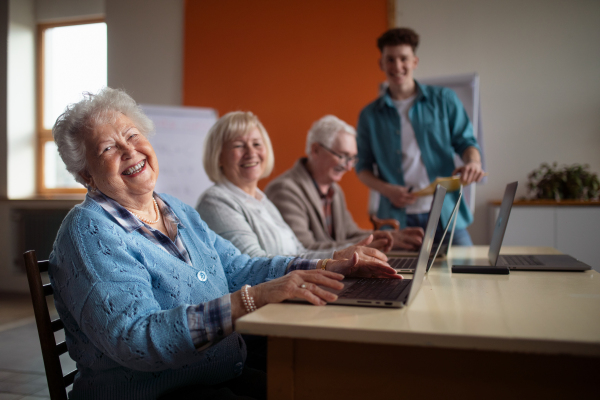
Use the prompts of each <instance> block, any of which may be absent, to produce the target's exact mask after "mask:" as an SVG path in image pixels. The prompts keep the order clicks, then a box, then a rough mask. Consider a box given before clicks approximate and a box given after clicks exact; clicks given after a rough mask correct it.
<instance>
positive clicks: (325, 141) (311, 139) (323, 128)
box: [306, 115, 356, 156]
mask: <svg viewBox="0 0 600 400" xmlns="http://www.w3.org/2000/svg"><path fill="white" fill-rule="evenodd" d="M339 132H345V133H347V134H349V135H352V136H356V129H354V127H352V126H351V125H349V124H347V123H346V122H344V121H342V120H341V119H339V118H338V117H336V116H335V115H326V116H324V117H323V118H321V119H320V120H318V121H317V122H315V123H314V124H313V126H312V127H311V128H310V130H309V131H308V136H307V137H306V155H307V156H309V155H310V148H311V146H312V144H313V143H321V144H322V145H323V146H327V147H331V145H332V144H333V141H334V140H335V137H336V135H337V134H338V133H339Z"/></svg>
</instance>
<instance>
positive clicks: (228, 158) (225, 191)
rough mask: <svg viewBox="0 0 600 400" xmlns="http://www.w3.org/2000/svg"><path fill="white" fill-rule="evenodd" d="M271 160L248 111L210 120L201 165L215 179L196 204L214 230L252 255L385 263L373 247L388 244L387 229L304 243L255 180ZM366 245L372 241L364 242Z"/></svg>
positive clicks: (264, 134) (259, 126)
mask: <svg viewBox="0 0 600 400" xmlns="http://www.w3.org/2000/svg"><path fill="white" fill-rule="evenodd" d="M273 163H274V155H273V149H272V147H271V141H270V139H269V135H268V134H267V131H266V130H265V128H264V127H263V125H262V123H261V122H260V121H259V119H258V118H257V117H256V116H255V115H254V114H252V113H251V112H242V111H236V112H231V113H228V114H226V115H224V116H223V117H221V118H220V119H219V120H218V121H217V122H216V123H215V125H213V127H212V128H211V129H210V130H209V132H208V135H207V137H206V139H205V146H204V168H205V170H206V173H207V175H208V177H209V178H210V179H211V180H212V181H213V182H215V185H213V186H211V187H210V188H209V189H207V190H206V191H205V192H204V193H203V194H202V195H201V196H200V199H199V201H198V204H197V205H196V209H197V210H198V212H199V213H200V216H201V217H202V219H203V220H204V221H205V222H206V223H207V224H208V226H209V227H210V228H211V229H212V230H213V231H215V232H216V233H217V234H219V235H221V236H223V237H224V238H225V239H227V240H229V241H231V243H233V244H234V245H235V246H236V247H237V248H238V249H239V250H240V251H241V252H242V253H244V254H248V255H250V256H253V257H265V256H272V255H276V254H279V255H297V256H300V257H303V258H333V259H346V258H348V257H349V256H350V255H352V254H354V253H358V255H359V257H360V261H359V264H361V263H362V262H363V261H364V262H377V263H380V264H381V265H387V263H386V261H387V257H386V256H385V255H384V254H383V253H381V252H380V251H378V250H377V249H376V247H379V248H382V249H385V250H387V249H389V248H390V247H391V241H392V237H391V235H390V234H389V233H387V232H378V233H377V234H376V235H377V237H375V238H374V239H375V240H373V237H372V236H369V235H365V236H366V237H363V238H361V239H362V240H360V241H359V240H357V241H355V242H357V243H356V244H355V245H349V244H348V243H344V244H343V245H342V246H336V245H335V244H333V245H330V246H328V247H326V248H324V249H318V250H315V249H307V248H305V247H304V246H303V245H302V243H301V242H300V241H299V240H298V238H297V237H296V235H295V234H294V231H293V230H292V229H291V228H290V227H289V226H288V224H287V223H286V222H285V221H284V219H283V218H282V217H281V214H280V213H279V211H278V210H277V207H275V206H274V205H273V203H271V201H270V200H269V199H268V198H267V196H265V194H264V193H263V192H262V191H261V190H260V189H259V188H258V181H259V180H260V179H262V178H265V177H267V176H269V174H270V173H271V171H272V169H273ZM369 245H370V246H372V247H366V246H369Z"/></svg>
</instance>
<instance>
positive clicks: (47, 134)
mask: <svg viewBox="0 0 600 400" xmlns="http://www.w3.org/2000/svg"><path fill="white" fill-rule="evenodd" d="M102 22H103V23H106V20H105V18H102V17H97V18H85V19H77V20H70V21H62V22H49V23H40V24H38V25H37V51H36V52H37V54H36V56H37V60H36V86H37V87H36V124H35V126H36V160H37V161H36V162H37V164H36V167H35V171H36V175H35V176H36V185H35V186H36V191H37V193H38V194H40V195H44V196H53V195H63V194H67V195H69V194H85V193H87V189H86V188H84V187H82V188H66V187H63V188H47V187H46V184H45V183H44V182H45V179H44V178H45V171H44V165H45V159H44V157H45V156H44V154H45V152H44V146H45V145H46V143H48V142H53V141H54V138H53V137H52V130H51V129H45V128H44V83H45V82H44V72H45V65H44V56H45V54H44V48H45V33H46V31H47V30H48V29H51V28H58V27H61V26H74V25H87V24H97V23H102ZM65 106H66V104H65Z"/></svg>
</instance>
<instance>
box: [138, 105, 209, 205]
mask: <svg viewBox="0 0 600 400" xmlns="http://www.w3.org/2000/svg"><path fill="white" fill-rule="evenodd" d="M141 107H142V110H143V111H144V113H145V114H146V115H147V116H148V118H150V119H151V120H152V122H154V128H155V130H156V133H155V134H154V135H153V136H151V137H150V143H151V144H152V147H154V151H155V152H156V156H157V158H158V166H159V171H160V172H159V175H158V181H157V182H156V188H155V189H154V190H155V191H156V192H158V193H167V194H170V195H172V196H175V197H177V198H178V199H179V200H181V201H183V202H184V203H186V204H188V205H190V206H192V207H195V206H196V203H197V201H198V198H199V197H200V194H202V192H204V191H205V190H206V189H208V188H209V187H210V186H212V182H211V181H210V180H209V179H208V176H207V175H206V172H204V167H203V165H202V149H203V147H204V138H205V137H206V134H207V133H208V130H209V129H210V128H211V127H212V126H213V125H214V123H215V122H216V121H217V118H218V114H217V111H216V110H214V109H212V108H199V107H167V106H155V105H146V104H141Z"/></svg>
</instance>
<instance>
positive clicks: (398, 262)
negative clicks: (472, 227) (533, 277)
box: [388, 185, 462, 274]
mask: <svg viewBox="0 0 600 400" xmlns="http://www.w3.org/2000/svg"><path fill="white" fill-rule="evenodd" d="M461 199H462V185H461V187H460V192H459V193H458V199H457V200H456V204H454V209H453V210H452V214H450V218H449V219H448V223H446V227H445V228H444V233H443V234H442V237H441V239H440V241H439V243H437V246H436V244H435V243H434V246H436V250H435V253H434V254H433V257H429V261H428V262H427V270H426V271H425V272H429V270H430V269H431V266H432V265H433V262H434V261H435V258H436V257H437V256H438V254H442V253H444V252H445V253H446V254H448V252H449V251H450V247H451V246H452V238H453V237H454V227H455V226H456V218H455V217H456V214H457V213H458V208H459V206H460V200H461ZM432 211H433V203H432V207H431V210H429V218H431V212H432ZM440 211H441V210H440ZM450 225H452V231H451V234H450V241H449V242H448V243H447V244H445V243H444V238H445V237H446V233H447V232H448V228H450ZM429 227H430V224H427V229H429ZM433 229H434V233H433V234H434V235H435V231H436V230H437V223H436V225H435V226H434V227H433ZM427 234H429V232H425V235H427ZM440 251H441V252H440ZM388 264H390V266H391V267H392V268H394V269H395V270H396V271H397V272H404V273H410V274H412V273H413V272H415V268H416V267H417V258H416V257H411V256H405V257H395V258H390V259H389V260H388Z"/></svg>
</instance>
